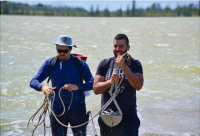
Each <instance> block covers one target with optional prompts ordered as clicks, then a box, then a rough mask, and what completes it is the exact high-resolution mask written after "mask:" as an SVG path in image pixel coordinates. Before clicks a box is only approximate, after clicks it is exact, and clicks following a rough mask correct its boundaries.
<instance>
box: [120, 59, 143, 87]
mask: <svg viewBox="0 0 200 136" xmlns="http://www.w3.org/2000/svg"><path fill="white" fill-rule="evenodd" d="M116 63H117V64H118V65H119V66H120V68H121V69H122V70H123V72H124V75H125V76H126V78H127V79H128V82H129V83H130V84H131V86H132V87H133V88H135V89H136V90H140V89H141V88H142V86H143V82H144V79H143V74H141V73H133V72H132V71H131V70H130V68H129V67H128V66H127V65H126V64H125V62H124V57H123V55H118V57H117V59H116Z"/></svg>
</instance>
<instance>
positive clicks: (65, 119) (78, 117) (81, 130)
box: [50, 105, 89, 136]
mask: <svg viewBox="0 0 200 136" xmlns="http://www.w3.org/2000/svg"><path fill="white" fill-rule="evenodd" d="M55 113H56V112H55ZM56 114H58V115H59V114H60V113H56ZM57 118H58V119H59V121H60V122H62V123H63V124H65V125H68V124H70V126H77V125H80V124H82V123H85V122H86V121H88V119H89V114H86V107H85V105H84V106H82V107H81V108H79V109H76V110H74V111H67V112H65V114H64V115H63V116H61V117H57ZM50 120H51V132H52V136H66V135H67V127H63V126H62V125H60V124H59V123H58V122H57V120H56V119H55V117H54V116H53V114H52V113H51V116H50ZM86 127H87V124H86V125H83V126H81V127H78V128H73V129H72V132H73V134H74V136H86Z"/></svg>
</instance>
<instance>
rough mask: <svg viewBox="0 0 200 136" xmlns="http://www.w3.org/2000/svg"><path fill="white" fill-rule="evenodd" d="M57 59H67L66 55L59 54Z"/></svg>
mask: <svg viewBox="0 0 200 136" xmlns="http://www.w3.org/2000/svg"><path fill="white" fill-rule="evenodd" d="M59 59H60V60H61V61H66V60H67V57H66V56H65V55H59Z"/></svg>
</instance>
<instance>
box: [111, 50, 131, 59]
mask: <svg viewBox="0 0 200 136" xmlns="http://www.w3.org/2000/svg"><path fill="white" fill-rule="evenodd" d="M127 51H128V50H127V49H126V50H125V51H124V52H122V51H113V53H114V55H115V57H116V58H117V56H118V54H119V55H123V54H124V53H127Z"/></svg>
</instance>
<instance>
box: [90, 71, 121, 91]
mask: <svg viewBox="0 0 200 136" xmlns="http://www.w3.org/2000/svg"><path fill="white" fill-rule="evenodd" d="M118 82H119V77H118V73H113V74H112V76H111V78H110V79H109V80H107V81H105V77H104V76H100V75H95V77H94V83H93V91H94V93H95V94H102V93H103V92H105V91H106V90H107V89H108V88H109V87H110V86H111V85H112V84H113V83H118Z"/></svg>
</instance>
